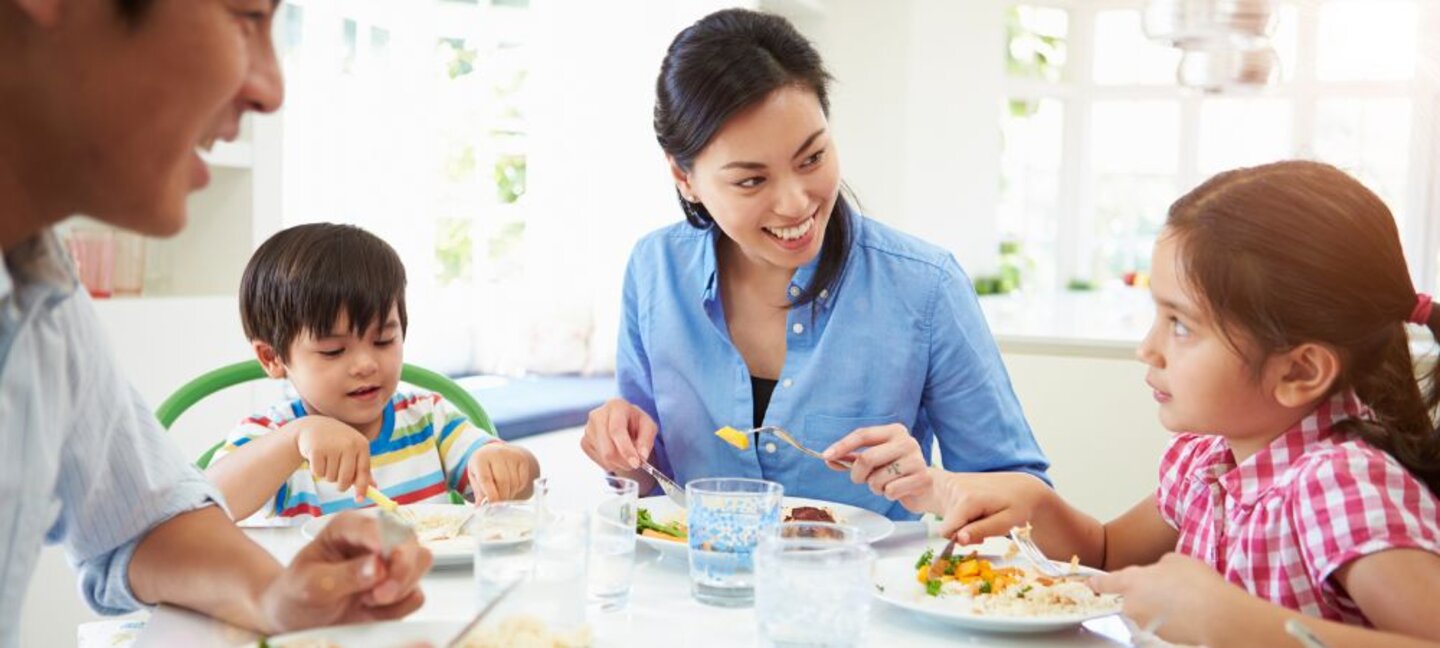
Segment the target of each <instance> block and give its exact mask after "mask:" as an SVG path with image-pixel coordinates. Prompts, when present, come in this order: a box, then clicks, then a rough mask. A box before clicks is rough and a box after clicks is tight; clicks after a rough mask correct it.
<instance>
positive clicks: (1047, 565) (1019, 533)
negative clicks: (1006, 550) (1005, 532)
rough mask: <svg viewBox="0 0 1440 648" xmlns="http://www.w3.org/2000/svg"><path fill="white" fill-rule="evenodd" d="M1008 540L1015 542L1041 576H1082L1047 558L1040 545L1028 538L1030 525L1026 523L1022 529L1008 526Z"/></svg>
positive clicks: (1021, 553)
mask: <svg viewBox="0 0 1440 648" xmlns="http://www.w3.org/2000/svg"><path fill="white" fill-rule="evenodd" d="M1010 541H1011V542H1013V543H1015V547H1016V548H1017V549H1019V550H1020V555H1022V556H1024V557H1025V560H1028V561H1029V562H1030V564H1031V565H1032V566H1034V567H1035V571H1038V572H1040V574H1041V575H1043V576H1048V577H1050V578H1077V577H1081V578H1083V577H1084V576H1083V575H1081V574H1072V573H1069V572H1068V571H1066V570H1065V569H1062V568H1061V567H1060V566H1059V565H1056V564H1055V563H1054V562H1053V561H1051V560H1050V559H1049V558H1046V557H1045V552H1043V551H1041V550H1040V547H1039V546H1037V545H1036V544H1035V541H1034V540H1032V539H1031V538H1030V525H1028V524H1027V525H1025V528H1023V529H1022V528H1020V527H1010Z"/></svg>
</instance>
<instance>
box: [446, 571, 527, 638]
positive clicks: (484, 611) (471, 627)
mask: <svg viewBox="0 0 1440 648" xmlns="http://www.w3.org/2000/svg"><path fill="white" fill-rule="evenodd" d="M521 582H523V581H520V580H516V581H514V582H512V583H510V584H509V585H506V586H505V589H502V590H500V593H499V594H496V595H495V598H493V599H490V602H489V603H486V604H485V607H482V608H480V611H479V612H476V613H475V616H474V617H472V618H471V619H470V622H469V623H466V624H465V627H463V628H460V632H459V633H458V634H456V635H455V637H454V638H453V639H451V640H450V641H449V642H448V643H446V644H445V648H457V647H458V646H464V645H465V639H466V638H467V637H469V635H470V633H471V632H474V631H475V628H477V627H479V626H480V621H481V620H482V619H484V618H485V616H486V615H488V614H490V612H491V611H493V610H494V609H495V606H497V605H499V604H500V600H501V599H503V598H505V597H506V596H507V595H509V594H510V592H512V591H514V589H515V588H516V587H519V586H520V583H521Z"/></svg>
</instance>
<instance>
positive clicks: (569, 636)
mask: <svg viewBox="0 0 1440 648" xmlns="http://www.w3.org/2000/svg"><path fill="white" fill-rule="evenodd" d="M463 624H464V623H463V622H462V621H380V622H376V623H358V624H354V625H344V626H331V627H329V628H315V629H313V630H305V631H303V632H294V633H290V634H284V635H279V636H275V637H269V638H267V639H265V640H264V641H262V642H261V643H260V646H261V648H397V647H408V646H444V645H446V642H447V641H449V640H450V638H451V637H453V636H454V635H455V633H457V632H459V631H460V627H461V626H462V625H463ZM593 644H594V637H593V636H592V634H591V632H590V629H589V628H588V627H582V628H580V629H578V630H575V631H572V632H557V631H555V630H553V629H551V628H550V627H548V626H546V625H545V622H544V621H541V620H540V619H538V618H535V617H533V616H529V615H515V616H511V617H507V618H505V619H503V620H501V621H499V622H496V623H485V624H483V625H481V626H480V627H479V628H476V629H475V630H474V631H472V632H471V633H470V635H469V636H467V637H465V640H464V641H462V642H461V643H460V647H461V648H501V647H505V648H519V647H526V648H530V647H534V648H582V647H584V646H591V645H593Z"/></svg>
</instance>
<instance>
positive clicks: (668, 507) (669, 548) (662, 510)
mask: <svg viewBox="0 0 1440 648" xmlns="http://www.w3.org/2000/svg"><path fill="white" fill-rule="evenodd" d="M780 506H782V507H784V508H794V507H797V506H814V507H818V508H827V509H830V511H831V512H833V513H834V514H835V517H836V518H837V519H838V520H839V521H840V523H841V524H847V525H850V526H853V527H856V528H858V529H860V533H862V534H864V535H865V541H866V542H878V541H880V540H883V539H884V538H885V537H886V536H889V535H890V534H891V533H894V531H895V523H894V522H891V521H890V518H887V517H885V516H883V515H880V514H879V513H876V512H874V511H871V510H869V509H863V508H860V507H858V506H851V505H849V504H840V503H838V502H827V501H825V500H817V499H807V498H804V497H786V498H784V499H783V500H781V502H780ZM640 508H643V509H646V510H648V511H650V518H651V519H653V520H655V522H657V523H659V524H666V523H668V522H670V521H671V520H674V519H676V518H677V517H679V514H680V513H681V509H680V507H679V506H677V505H676V504H675V502H672V501H670V498H668V497H666V496H664V495H655V496H652V497H642V498H640ZM638 540H639V541H640V542H641V543H642V544H644V545H647V546H649V547H652V548H654V549H655V550H657V551H659V552H660V553H662V554H664V555H666V556H673V557H679V558H685V556H686V555H687V554H689V552H690V545H689V544H688V543H686V542H684V541H676V540H662V539H660V538H651V537H648V536H643V535H642V536H639V538H638Z"/></svg>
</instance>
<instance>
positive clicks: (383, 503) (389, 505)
mask: <svg viewBox="0 0 1440 648" xmlns="http://www.w3.org/2000/svg"><path fill="white" fill-rule="evenodd" d="M365 496H366V497H368V498H370V499H371V500H374V502H375V504H376V505H377V506H379V507H380V508H382V509H385V510H387V511H390V512H391V513H394V512H395V511H396V510H397V509H399V508H400V505H399V504H396V503H395V500H392V499H390V498H389V497H386V496H385V493H382V492H380V489H378V488H375V487H374V486H371V487H369V488H367V489H365Z"/></svg>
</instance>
